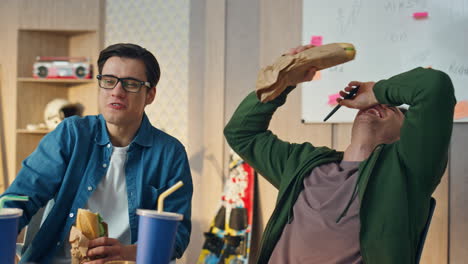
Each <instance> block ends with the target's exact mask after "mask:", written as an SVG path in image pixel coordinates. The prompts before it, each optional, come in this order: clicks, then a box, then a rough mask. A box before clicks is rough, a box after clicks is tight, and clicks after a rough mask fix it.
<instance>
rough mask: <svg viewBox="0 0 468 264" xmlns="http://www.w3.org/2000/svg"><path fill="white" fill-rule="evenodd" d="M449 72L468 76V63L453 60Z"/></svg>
mask: <svg viewBox="0 0 468 264" xmlns="http://www.w3.org/2000/svg"><path fill="white" fill-rule="evenodd" d="M448 73H449V74H456V75H463V76H468V65H463V64H460V63H456V62H452V63H451V64H450V66H449V69H448Z"/></svg>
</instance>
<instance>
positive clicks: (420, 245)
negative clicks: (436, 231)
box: [416, 197, 436, 264]
mask: <svg viewBox="0 0 468 264" xmlns="http://www.w3.org/2000/svg"><path fill="white" fill-rule="evenodd" d="M435 206H436V200H435V199H434V198H433V197H431V200H430V204H429V215H428V216H427V220H426V224H425V225H424V229H423V232H422V233H421V237H420V238H419V243H418V251H417V252H416V264H419V262H420V261H421V256H422V251H423V248H424V243H425V242H426V237H427V232H429V226H430V225H431V220H432V216H433V215H434V210H435Z"/></svg>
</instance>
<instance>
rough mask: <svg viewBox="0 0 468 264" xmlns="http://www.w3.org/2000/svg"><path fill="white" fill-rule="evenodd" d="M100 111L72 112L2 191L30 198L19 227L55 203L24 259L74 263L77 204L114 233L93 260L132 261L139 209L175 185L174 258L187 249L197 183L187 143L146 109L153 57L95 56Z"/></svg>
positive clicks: (117, 51) (131, 50) (136, 50)
mask: <svg viewBox="0 0 468 264" xmlns="http://www.w3.org/2000/svg"><path fill="white" fill-rule="evenodd" d="M98 68H99V75H97V79H98V80H99V87H100V88H101V89H99V96H98V100H99V108H100V112H101V114H100V115H98V116H86V117H84V118H79V117H70V118H67V119H65V120H64V121H62V122H61V123H60V125H59V126H58V127H57V128H56V129H55V130H54V131H52V132H50V133H49V134H47V135H46V136H45V137H44V139H43V140H42V141H41V143H40V144H39V146H38V147H37V149H36V150H35V151H34V152H33V154H31V155H30V156H29V157H28V158H27V159H25V161H24V162H23V167H22V169H21V171H20V172H19V174H18V176H17V177H16V179H15V181H14V182H13V183H12V185H11V186H10V187H9V188H8V189H7V190H6V192H5V193H4V194H3V195H26V196H28V197H29V201H28V202H27V203H18V202H10V203H7V204H6V206H8V207H16V208H21V209H23V210H24V214H23V216H22V218H21V219H20V229H21V228H23V227H24V226H25V225H27V224H28V223H29V221H30V220H31V217H32V216H33V215H34V214H35V213H36V212H37V211H38V210H39V209H40V208H42V207H44V206H45V205H46V204H47V203H48V202H49V201H50V200H53V202H54V204H53V205H50V204H51V203H49V205H48V206H47V208H48V209H49V210H48V211H49V212H48V214H47V216H46V217H45V218H44V220H43V223H42V225H41V228H40V229H39V231H38V233H37V234H36V236H35V238H34V240H33V241H32V242H31V245H30V246H29V247H28V248H27V250H26V251H25V253H24V254H23V256H22V262H38V263H49V262H52V263H70V246H69V243H68V235H69V232H70V229H71V226H72V225H73V224H74V223H75V220H76V213H77V210H78V208H86V209H89V210H91V211H93V212H99V213H100V214H101V216H103V218H104V219H105V221H106V222H107V223H108V230H109V237H108V238H97V239H95V240H91V241H90V243H89V250H88V252H87V254H88V256H89V257H91V258H92V259H94V260H93V261H91V262H89V263H93V264H98V263H99V264H100V263H105V262H107V261H110V260H135V259H136V243H137V240H138V237H137V234H138V233H137V230H138V217H137V215H136V209H137V208H144V209H155V208H156V201H157V198H158V196H159V195H160V194H161V193H162V192H164V191H165V190H166V189H167V188H169V187H170V186H172V185H173V184H175V183H176V182H178V181H179V180H181V181H183V182H184V186H183V187H182V188H181V189H179V190H178V191H177V192H175V193H173V194H172V195H170V196H169V197H167V198H166V199H165V203H164V210H165V211H170V212H177V213H180V214H183V215H184V218H183V220H182V222H181V224H180V225H179V227H178V231H177V236H176V242H175V248H174V256H173V257H174V258H176V257H177V258H180V257H181V256H182V254H183V252H184V250H185V249H186V247H187V245H188V242H189V238H190V231H191V223H190V216H191V199H192V192H193V186H192V180H191V174H190V168H189V165H188V160H187V155H186V152H185V149H184V147H183V145H182V144H181V143H180V142H179V141H178V140H177V139H175V138H173V137H171V136H170V135H168V134H166V133H164V132H162V131H161V130H158V129H157V128H155V127H153V126H152V125H151V123H150V122H149V120H148V118H147V116H146V114H145V112H144V109H145V107H146V105H149V104H151V103H152V102H153V100H154V98H155V95H156V84H157V83H158V81H159V77H160V69H159V64H158V61H157V60H156V58H155V57H154V56H153V54H151V53H150V52H149V51H147V50H146V49H144V48H142V47H140V46H137V45H134V44H115V45H111V46H109V47H107V48H106V49H104V50H102V51H101V53H100V55H99V59H98Z"/></svg>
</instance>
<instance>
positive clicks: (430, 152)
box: [374, 68, 456, 193]
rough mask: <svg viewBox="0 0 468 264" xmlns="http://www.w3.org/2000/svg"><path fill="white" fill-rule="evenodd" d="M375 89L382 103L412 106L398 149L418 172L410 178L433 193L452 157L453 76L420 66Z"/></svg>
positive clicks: (406, 163) (384, 82)
mask: <svg viewBox="0 0 468 264" xmlns="http://www.w3.org/2000/svg"><path fill="white" fill-rule="evenodd" d="M374 93H375V96H376V98H377V100H378V101H379V102H380V103H384V104H393V105H399V104H408V105H409V106H410V107H409V110H408V112H407V113H406V115H405V121H404V123H403V127H402V128H401V136H400V141H399V142H397V143H396V144H397V147H398V152H399V154H400V156H401V161H402V162H403V163H404V164H405V165H406V169H407V170H409V172H410V175H414V176H415V177H411V178H410V179H408V180H409V181H411V182H413V183H414V184H415V186H420V187H423V188H424V189H423V190H425V191H427V192H428V193H432V192H433V191H434V189H435V187H436V186H437V184H438V183H439V182H440V178H441V176H442V175H443V172H444V170H445V168H446V166H447V160H448V147H449V143H450V137H451V134H452V125H453V112H454V107H455V104H456V99H455V95H454V88H453V85H452V82H451V80H450V77H449V76H448V75H447V74H446V73H444V72H441V71H438V70H433V69H424V68H416V69H414V70H411V71H408V72H405V73H402V74H399V75H397V76H394V77H392V78H390V79H388V80H382V81H379V82H377V83H376V84H375V87H374ZM428 177H429V178H428Z"/></svg>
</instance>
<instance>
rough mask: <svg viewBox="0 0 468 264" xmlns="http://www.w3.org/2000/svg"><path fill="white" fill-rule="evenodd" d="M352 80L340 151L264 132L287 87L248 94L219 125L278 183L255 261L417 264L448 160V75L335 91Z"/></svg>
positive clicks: (451, 99)
mask: <svg viewBox="0 0 468 264" xmlns="http://www.w3.org/2000/svg"><path fill="white" fill-rule="evenodd" d="M306 48H309V46H301V47H298V48H296V49H292V50H291V51H290V54H296V53H298V52H301V51H303V50H304V49H306ZM314 74H315V69H311V70H310V71H308V73H307V74H306V76H304V80H303V81H310V80H312V78H313V76H314ZM354 86H359V87H360V88H359V92H358V93H357V94H356V96H354V97H353V98H352V99H348V100H342V99H341V100H339V103H340V104H341V105H344V106H347V107H350V108H356V109H359V112H358V114H357V115H356V117H355V120H354V123H353V129H352V134H351V143H350V145H349V146H348V147H347V148H346V150H345V151H344V152H337V151H335V150H332V149H329V148H327V147H316V146H314V145H312V144H310V143H308V142H307V143H302V144H291V143H289V142H285V141H282V140H280V139H278V138H277V137H276V136H275V135H274V134H273V133H272V132H271V131H269V130H268V125H269V122H270V120H271V117H272V115H273V113H274V112H275V111H276V109H277V108H278V107H280V106H281V105H283V104H284V103H285V101H286V97H287V95H288V94H289V92H291V91H292V90H293V89H294V87H288V88H287V89H286V90H285V91H284V92H283V93H282V94H281V95H279V96H278V97H277V98H275V99H274V100H272V101H270V102H267V103H261V102H260V101H259V100H258V99H257V97H256V96H255V93H251V94H249V95H248V96H247V97H246V98H245V99H244V101H243V102H242V103H241V104H240V105H239V107H238V108H237V110H236V111H235V113H234V115H233V117H232V118H231V120H230V122H229V123H228V124H227V126H226V128H225V130H224V134H225V136H226V139H227V141H228V143H229V145H230V146H231V147H232V148H233V149H234V151H236V152H237V153H238V154H239V155H240V156H241V157H242V158H243V159H244V160H245V161H246V162H248V163H249V164H250V165H251V166H253V167H254V168H255V169H256V170H257V172H259V173H260V174H261V175H262V176H264V177H265V178H266V179H267V180H268V181H269V182H270V183H271V184H273V186H275V187H276V188H277V189H278V190H279V193H278V198H277V201H276V207H275V209H274V211H273V213H272V216H271V218H270V220H269V222H268V224H267V226H266V227H265V230H264V234H263V238H262V244H261V251H260V254H259V257H258V261H257V263H320V264H328V263H343V264H344V263H346V264H348V263H366V264H369V263H371V264H374V263H375V264H395V263H398V264H405V263H408V264H410V263H415V262H416V253H417V248H418V246H419V245H418V244H419V241H420V236H421V234H422V232H423V228H424V225H425V223H426V220H427V218H428V213H429V202H430V198H431V195H432V193H433V192H434V190H435V188H436V187H437V185H438V184H439V182H440V179H441V177H442V175H443V173H444V170H445V168H446V165H447V159H448V147H449V141H450V136H451V132H452V122H453V110H454V106H455V103H456V100H455V96H454V89H453V86H452V83H451V80H450V78H449V76H448V75H447V74H445V73H443V72H441V71H437V70H433V69H423V68H416V69H413V70H411V71H408V72H405V73H401V74H399V75H396V76H394V77H392V78H390V79H388V80H381V81H379V82H377V83H374V82H357V81H353V82H350V83H349V84H348V87H346V88H345V89H344V91H341V96H344V95H345V94H346V93H347V92H349V91H351V89H352V87H354ZM317 89H319V87H317ZM401 104H408V105H409V106H410V107H409V110H408V112H407V113H406V114H405V115H403V114H402V113H401V112H400V111H399V110H398V109H397V108H396V107H394V106H397V105H401Z"/></svg>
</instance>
